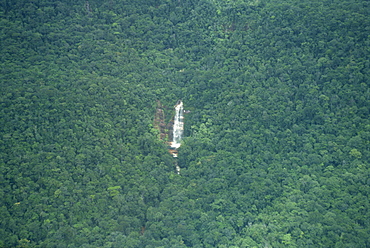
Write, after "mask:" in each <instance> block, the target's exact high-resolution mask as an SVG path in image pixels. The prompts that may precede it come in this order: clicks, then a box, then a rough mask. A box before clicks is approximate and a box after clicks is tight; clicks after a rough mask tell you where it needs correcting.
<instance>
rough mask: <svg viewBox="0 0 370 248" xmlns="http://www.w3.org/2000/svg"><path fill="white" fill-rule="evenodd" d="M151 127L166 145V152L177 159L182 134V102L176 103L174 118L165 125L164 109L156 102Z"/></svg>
mask: <svg viewBox="0 0 370 248" xmlns="http://www.w3.org/2000/svg"><path fill="white" fill-rule="evenodd" d="M153 126H154V128H155V129H157V130H158V131H159V138H160V139H161V140H163V141H165V142H166V143H167V144H168V151H169V152H170V153H171V154H172V156H174V157H177V149H178V148H179V147H180V145H181V143H180V142H181V139H182V136H183V133H184V107H183V102H182V101H181V100H179V101H178V102H177V103H176V105H175V116H174V118H171V121H170V122H169V123H168V124H166V122H165V113H164V107H163V105H162V104H161V102H160V101H157V108H156V111H155V116H154V123H153Z"/></svg>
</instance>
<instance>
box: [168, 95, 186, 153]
mask: <svg viewBox="0 0 370 248" xmlns="http://www.w3.org/2000/svg"><path fill="white" fill-rule="evenodd" d="M175 111H176V113H175V117H174V119H173V137H172V142H171V143H170V146H171V148H173V149H177V148H179V147H180V145H181V144H180V141H181V139H182V134H183V133H184V107H183V104H182V101H181V100H179V101H178V102H177V104H176V105H175Z"/></svg>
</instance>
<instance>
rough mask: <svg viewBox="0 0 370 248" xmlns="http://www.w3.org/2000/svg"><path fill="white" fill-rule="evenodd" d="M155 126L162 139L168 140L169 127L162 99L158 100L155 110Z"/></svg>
mask: <svg viewBox="0 0 370 248" xmlns="http://www.w3.org/2000/svg"><path fill="white" fill-rule="evenodd" d="M153 126H154V128H155V129H157V130H158V131H159V138H160V139H161V140H165V141H166V140H168V131H167V128H168V127H167V125H166V123H165V115H164V110H163V106H162V104H161V102H160V101H157V108H156V110H155V115H154V123H153Z"/></svg>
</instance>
